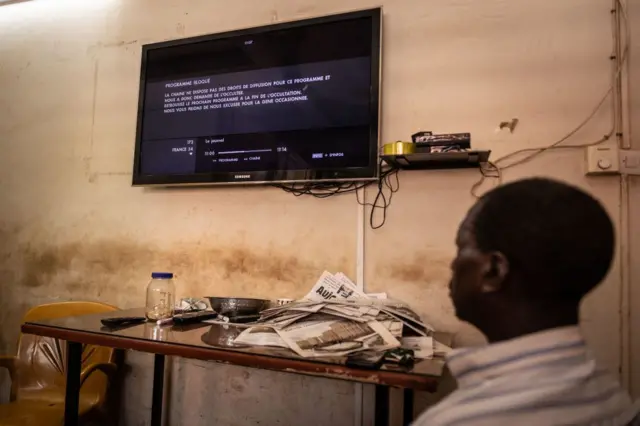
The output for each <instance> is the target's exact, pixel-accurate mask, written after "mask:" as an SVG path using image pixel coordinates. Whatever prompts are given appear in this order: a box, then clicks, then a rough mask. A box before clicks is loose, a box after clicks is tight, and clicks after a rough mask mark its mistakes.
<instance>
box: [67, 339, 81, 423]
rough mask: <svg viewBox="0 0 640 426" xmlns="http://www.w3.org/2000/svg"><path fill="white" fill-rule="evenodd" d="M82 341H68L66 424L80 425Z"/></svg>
mask: <svg viewBox="0 0 640 426" xmlns="http://www.w3.org/2000/svg"><path fill="white" fill-rule="evenodd" d="M81 368H82V343H76V342H67V389H66V393H65V397H64V424H65V426H78V405H79V400H80V369H81Z"/></svg>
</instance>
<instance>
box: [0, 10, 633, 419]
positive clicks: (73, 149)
mask: <svg viewBox="0 0 640 426" xmlns="http://www.w3.org/2000/svg"><path fill="white" fill-rule="evenodd" d="M378 4H379V2H373V1H370V0H349V1H347V2H345V1H340V2H339V1H336V0H326V1H323V2H317V1H312V0H300V1H293V0H268V1H264V0H260V1H258V0H251V1H249V0H246V1H236V2H229V1H206V0H192V1H189V2H186V1H183V2H181V1H177V0H160V1H159V0H137V1H123V0H92V1H86V0H58V1H56V2H52V1H46V0H34V1H28V2H21V3H17V4H11V5H8V6H2V7H0V150H1V151H0V277H1V284H0V296H1V302H0V303H1V305H0V308H1V309H0V323H1V324H2V327H0V333H1V335H0V352H6V351H11V350H13V349H14V348H15V346H14V342H15V339H16V336H17V330H18V324H19V321H20V317H21V315H22V314H23V313H24V312H25V311H26V309H28V307H30V306H33V305H36V304H39V303H45V302H53V301H58V300H68V299H97V300H103V301H106V302H109V303H113V304H115V305H118V306H120V307H123V308H126V307H133V306H139V305H141V304H142V303H143V301H144V295H143V293H144V287H145V285H146V282H147V277H148V274H149V272H150V271H151V270H154V269H165V270H166V269H168V270H173V271H174V272H176V273H177V274H179V276H180V280H179V285H180V287H179V291H180V294H181V295H205V294H206V295H238V296H250V295H251V296H267V295H278V296H282V297H286V296H289V297H291V296H293V297H295V296H300V295H301V294H303V292H304V290H305V289H306V288H307V287H308V286H309V285H310V284H311V283H312V282H313V280H314V277H316V276H317V275H318V274H319V273H320V272H321V271H322V270H323V269H330V270H334V271H337V270H343V271H345V272H346V273H348V274H349V275H351V276H354V274H355V270H356V246H357V235H358V233H357V212H358V208H357V204H356V201H355V199H354V197H352V196H343V197H339V198H334V199H328V200H316V199H309V198H295V197H293V196H290V195H288V194H285V193H283V192H280V191H278V190H276V189H272V188H267V187H255V188H215V189H172V190H150V189H140V188H131V187H130V180H131V176H130V170H131V164H132V153H133V141H134V131H135V117H136V108H137V93H138V92H137V89H138V79H139V62H140V48H141V45H142V44H144V43H149V42H155V41H160V40H167V39H173V38H179V37H183V36H191V35H197V34H204V33H212V32H218V31H224V30H229V29H235V28H241V27H247V26H253V25H262V24H267V23H270V22H279V21H283V20H291V19H296V18H302V17H309V16H316V15H322V14H327V13H334V12H340V11H345V10H351V9H358V8H364V7H370V6H375V5H378ZM383 5H384V8H385V9H384V14H385V16H384V63H383V79H384V84H383V99H384V101H383V116H382V129H383V130H382V135H383V140H384V141H393V140H396V139H400V138H407V137H409V135H410V134H411V133H412V132H414V131H416V130H419V129H424V130H433V131H437V132H447V131H452V132H455V131H469V132H471V133H472V134H473V144H474V146H475V147H478V148H487V149H491V150H493V152H494V153H493V155H494V158H497V156H500V155H502V154H504V153H508V152H511V151H513V150H516V149H520V148H525V147H533V146H540V145H545V144H548V143H551V142H553V141H555V140H556V139H558V138H559V137H561V136H563V135H564V134H565V133H566V132H568V131H569V130H570V129H571V128H572V127H574V126H575V125H576V124H577V123H579V122H580V121H581V120H582V119H583V118H584V117H585V116H586V115H587V114H588V113H589V112H590V111H591V108H592V105H594V104H595V103H596V102H597V101H598V100H599V98H600V96H601V95H602V93H603V92H604V91H605V90H606V88H607V86H608V84H609V82H610V80H609V79H610V73H609V63H608V56H609V54H610V48H611V28H610V16H609V4H608V3H607V2H601V1H597V0H588V1H586V0H566V1H562V2H552V1H544V2H540V1H534V0H527V1H518V2H508V1H503V0H490V1H489V0H488V1H483V2H478V1H475V2H474V1H470V0H455V1H454V0H430V1H424V0H386V1H384V2H383ZM635 111H636V112H634V114H636V117H637V114H638V112H637V109H636V110H635ZM513 117H518V118H519V119H520V125H519V126H518V128H517V129H516V131H515V132H514V133H513V134H509V133H507V132H496V130H495V129H496V127H497V125H498V123H499V122H501V121H504V120H508V119H511V118H513ZM609 123H610V113H609V111H608V109H607V108H605V109H603V111H602V112H600V113H599V114H597V115H596V117H595V118H594V120H593V122H592V123H591V124H589V125H588V126H586V127H585V129H583V130H582V131H580V132H579V133H578V134H577V135H576V136H575V137H574V138H573V139H572V142H573V143H585V142H590V141H593V140H596V139H598V138H600V137H601V135H603V134H604V133H606V132H607V131H608V130H609ZM530 175H545V176H552V177H557V178H561V179H566V180H568V181H570V182H573V183H575V184H577V185H580V186H581V187H584V188H586V189H587V190H589V191H591V192H592V193H593V194H594V195H596V196H597V197H599V198H600V199H601V200H602V201H603V202H604V203H605V205H606V206H607V208H608V209H609V211H610V213H611V214H612V216H613V217H614V218H618V217H619V202H620V197H619V188H620V185H619V179H618V178H616V177H609V178H585V177H584V172H583V152H582V151H581V150H575V151H562V152H554V153H547V154H544V155H542V156H541V157H540V158H539V159H537V160H535V161H532V162H530V163H528V164H526V165H523V166H522V167H518V168H515V169H512V170H510V171H509V172H508V173H507V174H506V178H507V179H509V180H511V179H515V178H518V177H522V176H530ZM477 178H478V173H477V171H474V170H450V171H428V172H427V171H425V172H410V173H408V172H403V173H401V175H400V180H401V189H400V192H399V193H398V194H396V195H395V196H394V200H393V205H392V207H391V209H390V211H389V217H388V222H387V224H386V225H385V227H384V228H382V229H380V230H377V231H371V230H367V231H366V233H365V242H366V246H365V267H366V274H365V278H366V286H367V289H369V290H384V291H387V292H389V293H390V294H391V295H392V296H394V297H397V298H400V299H404V300H406V301H408V302H410V303H411V304H412V305H413V306H414V307H415V308H416V310H418V311H419V312H420V313H421V314H422V315H423V316H424V317H425V319H426V320H428V321H430V322H432V323H433V324H434V325H435V326H437V327H438V328H439V329H443V330H449V331H452V332H454V333H456V343H457V344H473V343H476V342H479V341H481V337H480V336H478V334H477V333H476V332H474V331H473V330H470V329H469V328H468V327H465V326H463V325H461V324H460V323H459V322H457V321H456V320H455V318H454V317H453V313H452V309H451V305H450V302H449V300H448V298H447V290H446V283H447V280H448V263H449V261H450V259H451V256H452V253H453V237H454V234H455V230H456V227H457V224H458V222H459V221H460V219H461V218H462V216H463V215H464V213H465V211H466V209H467V208H468V207H469V206H470V205H471V203H472V202H473V198H472V197H471V196H470V195H469V189H470V187H471V185H472V184H473V183H474V182H475V181H476V180H477ZM490 186H491V185H490V184H489V185H487V187H490ZM371 196H372V193H371V191H369V197H371ZM619 277H620V269H619V267H618V264H616V265H615V266H614V268H613V270H612V273H611V274H610V276H609V278H608V279H607V280H606V282H605V284H604V285H603V286H602V287H601V288H600V289H598V290H597V291H596V292H595V293H594V295H593V296H591V297H590V298H589V300H588V301H587V302H586V304H585V307H584V313H583V322H584V328H585V332H586V334H587V337H588V339H589V341H590V343H591V344H592V345H593V346H594V350H595V352H596V354H597V356H598V357H599V358H600V359H601V360H602V362H603V363H604V364H605V365H606V366H607V367H609V368H611V369H613V370H614V371H618V369H619V367H620V357H621V342H620V326H621V321H620V315H619V306H620V279H619ZM636 322H637V320H636ZM635 356H636V357H637V353H636V355H635ZM129 359H130V363H131V364H132V366H133V367H132V372H131V375H130V380H128V381H127V386H126V389H125V391H124V400H125V403H124V424H131V425H137V424H144V423H145V421H147V420H146V419H147V415H148V407H149V398H150V395H149V392H148V388H149V383H148V379H149V377H150V370H149V367H150V364H149V360H150V358H149V356H148V355H144V354H132V355H131V356H130V358H129ZM208 367H210V368H208ZM635 380H636V381H637V380H639V378H638V377H636V378H635ZM173 381H174V396H173V398H172V399H171V405H172V407H173V414H172V419H174V423H173V424H179V423H180V422H178V421H177V420H176V419H177V418H181V419H182V424H194V425H195V424H206V423H210V420H211V419H216V420H217V421H216V424H222V425H245V424H258V420H259V419H260V418H263V419H264V421H263V422H262V423H260V424H268V425H272V424H303V423H304V422H306V423H308V424H317V425H325V424H331V425H335V426H337V425H343V424H344V425H347V424H353V417H354V404H353V402H354V398H353V396H352V395H353V392H354V388H353V386H352V385H350V384H347V383H342V382H340V383H333V382H327V381H321V380H317V379H312V378H300V377H295V376H288V375H283V374H275V373H268V372H258V371H255V370H245V369H240V368H232V367H221V366H215V365H214V366H210V365H208V364H204V363H201V362H191V361H180V362H176V367H175V369H174V377H173ZM187 383H189V386H193V387H189V386H187V385H186V384H187ZM185 387H187V389H186V390H185ZM199 389H203V392H205V391H206V394H207V397H205V396H204V395H203V394H202V393H200V392H199ZM261 389H264V390H266V391H267V392H269V394H270V395H273V396H274V397H270V398H269V399H268V400H265V399H264V398H261V397H260V395H261V394H260V393H259V391H260V390H261ZM285 392H286V393H287V394H295V395H296V397H295V398H294V399H293V400H291V401H289V400H286V399H284V398H282V397H280V396H278V397H277V398H276V397H275V395H283V394H284V393H285ZM304 395H308V397H306V398H305V397H304Z"/></svg>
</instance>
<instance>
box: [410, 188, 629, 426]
mask: <svg viewBox="0 0 640 426" xmlns="http://www.w3.org/2000/svg"><path fill="white" fill-rule="evenodd" d="M614 243H615V238H614V229H613V224H612V223H611V220H610V219H609V216H608V215H607V213H606V212H605V210H604V208H603V207H602V206H601V205H600V203H598V201H596V200H595V199H594V198H592V197H591V196H589V195H588V194H586V193H585V192H583V191H581V190H579V189H577V188H574V187H572V186H569V185H566V184H564V183H560V182H556V181H552V180H548V179H527V180H521V181H518V182H515V183H511V184H507V185H504V186H501V187H499V188H496V189H494V190H492V191H490V192H489V193H487V194H486V195H485V196H483V197H482V198H481V199H480V200H479V201H478V202H477V203H476V204H475V205H474V206H473V207H472V208H471V210H470V211H469V213H468V214H467V217H466V218H465V219H464V221H463V222H462V224H461V225H460V229H459V230H458V236H457V240H456V245H457V247H458V253H457V256H456V258H455V260H454V261H453V263H452V265H451V269H452V271H453V277H452V280H451V284H450V294H451V299H452V300H453V304H454V306H455V310H456V315H457V316H458V318H460V319H461V320H463V321H467V322H469V323H471V324H472V325H474V326H475V327H477V328H478V329H480V331H482V332H483V333H484V334H485V336H486V337H487V339H488V340H489V343H490V344H489V345H488V346H485V347H480V348H464V349H458V350H454V351H452V352H451V354H450V355H449V356H448V357H447V364H448V367H449V369H450V370H451V373H452V374H453V376H454V377H455V378H456V379H457V382H458V389H457V390H456V391H455V392H453V393H452V394H451V395H449V396H448V397H447V398H446V399H445V400H443V401H442V402H441V403H439V404H437V405H436V406H434V407H433V408H431V409H429V410H428V411H427V412H425V413H424V414H423V415H422V416H421V417H420V418H419V419H418V420H417V421H416V423H415V426H441V425H473V426H480V425H482V426H484V425H487V426H499V425H514V426H527V425H535V426H550V425H587V424H588V425H628V424H631V423H632V422H634V421H636V420H634V419H635V418H636V416H637V415H638V412H639V406H638V405H637V404H635V405H634V404H633V403H632V402H631V399H630V398H629V395H628V394H627V393H626V392H625V391H624V390H623V389H622V388H621V387H620V385H619V384H618V382H617V380H616V379H615V378H614V377H613V376H611V375H609V374H608V373H606V372H604V371H602V370H600V369H598V368H597V367H596V365H595V361H594V359H593V357H592V355H591V354H590V352H589V350H588V348H587V347H586V345H585V342H584V339H583V337H582V334H581V333H580V329H579V328H578V325H577V324H578V310H579V305H580V301H581V300H582V298H583V297H584V296H585V295H586V294H587V293H588V292H589V291H591V290H592V289H593V288H594V287H596V286H597V285H598V284H599V283H600V282H601V281H602V280H603V279H604V277H605V276H606V274H607V272H608V270H609V267H610V265H611V261H612V259H613V253H614ZM614 314H615V313H612V315H614Z"/></svg>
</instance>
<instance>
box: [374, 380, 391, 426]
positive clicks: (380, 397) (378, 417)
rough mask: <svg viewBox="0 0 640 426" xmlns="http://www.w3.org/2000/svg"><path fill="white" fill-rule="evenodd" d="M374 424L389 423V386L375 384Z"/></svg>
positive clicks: (379, 425) (378, 425) (377, 425)
mask: <svg viewBox="0 0 640 426" xmlns="http://www.w3.org/2000/svg"><path fill="white" fill-rule="evenodd" d="M375 410H376V412H375V420H374V424H375V426H383V425H384V426H386V425H388V424H389V387H388V386H384V385H376V407H375Z"/></svg>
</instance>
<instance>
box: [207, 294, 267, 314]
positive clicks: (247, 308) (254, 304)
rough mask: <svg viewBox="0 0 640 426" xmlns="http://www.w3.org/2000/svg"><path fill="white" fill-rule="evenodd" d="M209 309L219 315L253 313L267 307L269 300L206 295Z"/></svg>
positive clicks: (257, 312)
mask: <svg viewBox="0 0 640 426" xmlns="http://www.w3.org/2000/svg"><path fill="white" fill-rule="evenodd" d="M207 299H209V303H210V304H211V309H213V310H214V311H216V312H217V313H218V314H220V315H224V316H237V315H255V314H259V313H260V311H263V310H265V309H267V308H268V307H269V304H270V303H271V301H270V300H266V299H247V298H241V297H240V298H238V297H207Z"/></svg>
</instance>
